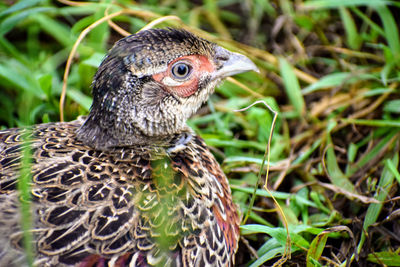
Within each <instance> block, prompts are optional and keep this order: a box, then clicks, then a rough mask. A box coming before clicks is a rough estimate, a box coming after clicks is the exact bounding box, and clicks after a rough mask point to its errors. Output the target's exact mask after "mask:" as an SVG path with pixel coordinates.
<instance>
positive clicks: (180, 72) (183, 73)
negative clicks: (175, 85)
mask: <svg viewBox="0 0 400 267" xmlns="http://www.w3.org/2000/svg"><path fill="white" fill-rule="evenodd" d="M191 70H192V67H191V66H190V65H188V64H186V63H182V62H178V63H176V64H175V65H174V66H172V70H171V73H172V75H173V76H174V78H176V79H179V80H182V79H185V78H186V77H188V76H189V74H190V72H191Z"/></svg>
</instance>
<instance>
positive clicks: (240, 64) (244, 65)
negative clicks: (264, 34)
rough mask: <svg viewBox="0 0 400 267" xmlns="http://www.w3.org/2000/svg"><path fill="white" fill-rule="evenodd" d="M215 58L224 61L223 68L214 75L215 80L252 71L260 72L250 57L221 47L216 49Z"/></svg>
mask: <svg viewBox="0 0 400 267" xmlns="http://www.w3.org/2000/svg"><path fill="white" fill-rule="evenodd" d="M215 58H216V59H217V60H219V61H222V62H221V63H222V66H221V67H220V68H219V69H218V70H217V71H216V72H215V73H214V75H213V79H223V78H226V77H229V76H233V75H236V74H239V73H242V72H247V71H251V70H253V71H255V72H258V73H259V72H260V71H259V69H258V68H257V66H256V64H254V63H253V61H251V60H250V59H249V58H248V57H246V56H244V55H242V54H239V53H235V52H230V51H228V50H226V49H224V48H222V47H219V46H217V48H216V54H215ZM221 63H220V64H221ZM220 64H218V65H220Z"/></svg>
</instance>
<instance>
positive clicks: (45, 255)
mask: <svg viewBox="0 0 400 267" xmlns="http://www.w3.org/2000/svg"><path fill="white" fill-rule="evenodd" d="M232 60H234V61H235V62H233V63H232ZM235 64H236V65H235ZM237 64H239V65H237ZM255 69H256V68H255V66H254V64H253V63H251V61H250V60H248V59H247V58H246V57H244V56H242V55H239V54H236V53H232V52H229V51H227V50H224V49H223V48H220V47H219V46H217V45H215V44H213V43H210V42H208V41H206V40H203V39H201V38H198V37H196V36H194V35H192V34H190V33H188V32H186V31H182V30H174V29H168V30H163V29H157V30H149V31H144V32H141V33H138V34H136V35H133V36H130V37H127V38H124V39H122V40H121V41H119V42H117V44H116V45H115V46H114V47H113V48H112V49H111V51H110V52H109V54H108V55H107V56H106V58H105V59H104V61H103V62H102V64H101V66H100V67H99V70H98V72H97V74H96V76H95V78H94V82H93V95H94V100H93V105H92V108H91V111H90V114H89V115H88V117H86V118H78V119H77V120H75V121H71V122H58V123H47V124H39V125H35V126H32V127H29V128H26V129H9V130H5V131H1V132H0V265H1V266H6V264H7V265H8V266H22V265H23V264H25V263H26V258H25V253H24V248H23V245H22V244H23V238H24V234H23V230H22V227H21V224H20V222H21V220H22V219H23V218H22V217H21V212H20V201H21V199H20V195H19V194H20V193H19V191H18V182H19V176H20V169H21V158H22V154H23V153H22V151H23V150H24V148H25V147H29V149H30V150H31V152H32V155H31V164H30V167H31V169H30V175H31V183H30V191H31V198H32V201H31V203H30V209H31V214H32V230H31V233H32V236H33V242H32V247H33V250H34V264H36V265H38V266H82V267H83V266H232V265H233V261H234V253H235V252H236V250H237V242H238V238H239V216H238V213H237V209H236V206H235V205H234V203H233V201H232V197H231V192H230V188H229V184H228V181H227V179H226V177H225V175H224V174H223V172H222V170H221V168H220V166H219V164H218V163H217V161H216V160H215V158H214V157H213V155H212V154H211V153H210V151H209V150H208V148H207V146H206V145H205V143H204V141H203V140H202V139H201V138H200V137H198V136H197V135H196V134H195V133H194V132H193V131H192V130H191V129H190V128H189V127H187V126H186V124H185V121H186V119H187V118H188V117H189V116H190V115H192V114H193V113H194V112H195V111H196V110H197V109H198V108H199V107H200V105H201V104H202V103H203V102H204V101H206V100H207V98H208V96H209V95H210V94H211V93H212V91H213V89H214V87H215V85H216V84H217V83H218V82H219V81H220V80H221V79H222V78H224V77H226V76H229V75H233V74H235V73H238V72H243V71H248V70H255Z"/></svg>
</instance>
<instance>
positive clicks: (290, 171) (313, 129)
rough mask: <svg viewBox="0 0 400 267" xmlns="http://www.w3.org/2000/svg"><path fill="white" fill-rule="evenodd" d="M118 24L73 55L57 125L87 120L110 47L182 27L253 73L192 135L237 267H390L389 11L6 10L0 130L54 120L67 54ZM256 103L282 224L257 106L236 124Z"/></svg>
mask: <svg viewBox="0 0 400 267" xmlns="http://www.w3.org/2000/svg"><path fill="white" fill-rule="evenodd" d="M115 12H120V13H118V16H115V17H114V18H113V19H112V21H111V20H109V21H106V20H105V22H104V23H102V24H100V25H98V26H97V27H93V28H92V29H91V31H90V32H89V33H88V34H87V35H86V36H84V38H83V40H82V42H81V43H80V44H79V46H78V47H77V53H76V54H75V56H74V57H73V58H72V59H73V60H72V65H71V70H70V75H69V77H68V86H67V88H68V89H67V97H66V102H65V108H64V114H65V115H64V116H65V120H67V121H68V120H72V119H74V118H76V116H78V115H81V114H87V112H88V109H89V107H90V104H91V92H90V91H91V89H90V83H91V80H92V77H93V75H94V73H95V71H96V67H97V66H98V65H99V63H100V61H101V59H102V58H103V56H104V55H105V53H106V51H107V49H109V48H110V47H111V45H112V44H113V43H114V42H115V41H116V40H118V39H120V38H122V37H123V35H124V34H127V32H130V33H134V32H136V31H138V30H139V29H141V28H142V27H143V26H145V25H146V24H147V23H149V22H150V21H153V20H155V19H159V18H162V17H163V16H170V17H166V18H162V19H161V21H164V22H162V23H160V24H158V25H157V26H156V27H164V26H174V27H186V28H188V29H189V30H191V31H193V32H195V33H197V34H199V35H200V36H202V37H205V38H207V39H210V40H212V41H214V42H217V43H219V44H220V45H222V46H224V47H226V48H228V49H231V50H234V51H239V52H242V53H244V54H246V55H248V56H249V57H250V58H252V59H253V60H254V62H256V64H257V65H258V66H259V68H260V70H261V73H260V74H256V73H246V74H242V75H238V76H237V77H235V79H236V80H233V79H230V80H229V81H227V82H225V83H224V84H223V85H222V86H220V87H219V88H218V89H217V91H216V94H215V95H213V97H212V98H211V99H210V101H209V102H208V103H207V105H205V106H204V107H203V108H202V109H201V110H200V111H199V114H198V115H196V116H195V117H193V118H192V119H191V120H190V122H189V124H190V125H191V126H192V127H193V128H194V129H195V130H196V132H198V133H199V134H200V135H201V136H202V137H203V138H204V139H205V140H206V142H207V144H208V145H209V146H211V148H212V151H213V152H214V154H215V155H216V157H217V159H218V160H219V161H220V163H221V165H222V167H223V169H224V171H225V173H226V174H227V175H228V177H229V178H230V183H231V187H232V190H233V196H234V200H235V202H236V203H237V204H238V205H239V206H240V211H241V214H242V215H243V225H242V227H241V233H242V238H241V241H240V248H239V252H238V254H237V259H236V263H237V265H251V266H260V265H263V264H264V265H266V266H270V265H272V264H274V263H277V262H278V263H279V262H283V260H284V259H287V261H286V263H285V264H287V265H296V266H298V265H300V266H305V265H307V266H320V265H331V266H345V265H352V266H374V265H388V266H400V234H399V233H400V219H399V215H400V205H399V204H400V199H399V193H400V188H399V184H400V174H399V150H400V132H399V129H400V116H399V115H400V97H399V96H400V89H399V78H400V41H399V26H398V25H399V22H400V19H399V18H400V16H399V14H400V4H399V2H397V1H388V0H386V1H385V0H353V1H343V0H315V1H306V0H296V1H290V0H269V1H268V0H244V1H243V0H223V1H214V0H204V1H188V0H183V1H172V0H163V1H156V0H147V1H137V2H133V1H127V0H125V1H124V0H120V1H100V2H96V1H93V2H78V1H67V0H59V1H49V0H23V1H18V2H17V1H14V0H5V1H2V2H1V3H0V110H1V112H0V125H1V128H8V127H19V126H24V125H31V124H35V123H42V122H49V121H58V120H59V118H60V111H59V102H60V101H59V100H60V95H61V89H62V81H63V75H64V71H65V66H66V61H67V58H68V55H69V53H70V52H71V50H72V48H73V46H74V43H75V42H76V41H77V39H78V37H79V35H80V34H81V33H82V32H83V31H84V30H85V28H86V27H88V26H89V25H91V24H92V23H95V22H96V21H98V20H99V19H102V18H104V17H105V16H106V15H107V14H114V13H115ZM171 16H172V17H171ZM82 37H83V36H82ZM257 100H263V101H265V103H268V104H269V105H270V106H271V107H272V108H273V109H274V110H276V111H277V112H278V114H279V116H278V120H277V123H276V126H275V131H274V135H273V139H272V142H271V149H270V160H271V162H270V165H269V166H270V173H269V178H268V181H267V184H268V188H270V190H271V192H272V194H273V195H274V197H275V198H276V199H277V202H278V203H279V206H280V207H281V208H282V210H283V212H284V214H285V217H286V219H283V217H282V216H281V215H280V214H279V212H278V210H277V205H276V203H274V202H273V201H272V199H271V195H270V194H269V193H268V192H267V191H265V190H264V189H263V186H264V183H265V182H266V181H265V172H266V168H267V167H266V166H267V165H263V164H262V162H263V157H264V152H265V150H266V144H267V141H268V136H269V132H270V129H271V123H272V118H273V114H272V113H271V112H270V111H269V110H268V109H267V108H266V107H265V106H264V105H256V106H254V107H252V108H251V109H248V110H246V111H243V112H233V110H235V109H240V108H243V107H246V106H248V105H250V104H251V103H253V102H254V101H257ZM259 172H261V173H262V174H263V175H262V178H261V179H259V178H258V176H259ZM255 189H257V190H255ZM253 194H254V198H253V199H254V202H253V201H252V196H253ZM246 214H248V215H249V216H248V217H247V216H246ZM285 220H286V221H287V225H288V229H289V233H290V246H289V247H290V251H288V250H287V246H286V244H287V231H286V229H285V223H284V221H285ZM285 255H286V256H285ZM288 256H290V257H288ZM279 259H281V261H278V260H279Z"/></svg>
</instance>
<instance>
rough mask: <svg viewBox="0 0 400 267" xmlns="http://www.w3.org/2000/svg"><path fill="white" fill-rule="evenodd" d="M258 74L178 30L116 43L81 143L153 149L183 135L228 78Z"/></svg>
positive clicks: (98, 78)
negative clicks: (157, 143)
mask: <svg viewBox="0 0 400 267" xmlns="http://www.w3.org/2000/svg"><path fill="white" fill-rule="evenodd" d="M250 70H254V71H257V70H258V69H257V67H256V66H255V64H254V63H253V62H252V61H251V60H250V59H248V58H247V57H245V56H244V55H241V54H238V53H234V52H230V51H228V50H226V49H224V48H222V47H220V46H218V45H217V44H215V43H212V42H209V41H207V40H205V39H202V38H199V37H197V36H195V35H193V34H191V33H189V32H187V31H184V30H178V29H151V30H146V31H141V32H139V33H137V34H134V35H131V36H128V37H126V38H123V39H121V40H119V41H118V42H116V43H115V45H114V46H113V47H112V48H111V50H110V51H109V53H108V54H107V56H106V57H105V58H104V60H103V62H102V63H101V65H100V67H99V69H98V71H97V73H96V75H95V77H94V81H93V83H92V87H93V104H92V107H91V110H90V113H89V116H88V118H87V120H86V122H85V123H84V124H83V126H82V127H81V128H80V129H79V130H78V138H79V139H80V140H81V141H83V142H84V143H85V144H87V145H89V146H92V147H94V148H97V149H104V148H109V147H115V146H118V147H119V146H130V145H135V144H146V143H152V142H154V140H160V139H163V138H165V137H167V136H170V135H173V134H175V133H178V132H179V131H182V129H184V128H185V127H186V120H187V119H188V118H189V117H190V116H191V115H192V114H193V113H195V112H196V111H197V110H198V109H199V107H200V106H201V105H202V104H203V103H204V102H205V101H206V100H207V99H208V97H209V96H210V94H212V93H213V91H214V88H215V86H216V85H217V84H218V83H219V82H220V81H221V80H222V79H224V78H226V77H228V76H232V75H235V74H238V73H242V72H246V71H250Z"/></svg>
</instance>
